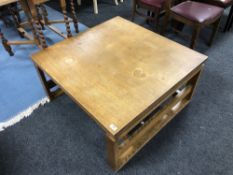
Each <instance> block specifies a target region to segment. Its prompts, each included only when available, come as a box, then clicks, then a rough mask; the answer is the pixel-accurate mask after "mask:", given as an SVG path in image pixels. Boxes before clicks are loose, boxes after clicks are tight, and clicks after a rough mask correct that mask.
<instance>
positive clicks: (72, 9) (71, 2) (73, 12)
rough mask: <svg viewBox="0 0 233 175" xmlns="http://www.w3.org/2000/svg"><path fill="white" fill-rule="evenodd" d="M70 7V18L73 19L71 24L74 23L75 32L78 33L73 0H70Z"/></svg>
mask: <svg viewBox="0 0 233 175" xmlns="http://www.w3.org/2000/svg"><path fill="white" fill-rule="evenodd" d="M70 8H71V15H72V19H73V24H74V28H75V32H76V33H78V32H79V29H78V18H77V16H76V11H75V6H74V0H70Z"/></svg>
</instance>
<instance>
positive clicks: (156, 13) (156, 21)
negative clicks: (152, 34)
mask: <svg viewBox="0 0 233 175" xmlns="http://www.w3.org/2000/svg"><path fill="white" fill-rule="evenodd" d="M159 14H160V10H159V9H157V10H156V12H154V15H155V16H154V21H155V30H157V31H159Z"/></svg>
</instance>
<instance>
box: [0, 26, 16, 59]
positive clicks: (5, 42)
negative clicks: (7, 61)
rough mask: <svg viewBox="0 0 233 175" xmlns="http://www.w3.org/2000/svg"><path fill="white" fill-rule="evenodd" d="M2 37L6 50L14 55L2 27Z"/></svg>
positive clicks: (0, 34) (0, 31) (0, 36)
mask: <svg viewBox="0 0 233 175" xmlns="http://www.w3.org/2000/svg"><path fill="white" fill-rule="evenodd" d="M0 39H1V40H2V45H3V47H4V48H5V50H6V51H7V52H8V53H9V55H10V56H14V53H13V51H12V49H11V46H10V45H9V44H8V41H7V39H6V38H5V37H4V35H3V33H2V30H1V28H0Z"/></svg>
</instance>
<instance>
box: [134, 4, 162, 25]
mask: <svg viewBox="0 0 233 175" xmlns="http://www.w3.org/2000/svg"><path fill="white" fill-rule="evenodd" d="M165 1H166V0H133V13H132V21H134V18H135V14H137V15H139V16H142V17H145V18H146V19H147V20H148V21H153V22H155V24H156V27H158V23H159V15H160V13H161V12H162V10H163V9H164V8H165V6H164V5H165ZM139 9H143V10H146V11H147V12H148V13H147V15H145V14H143V13H142V12H140V11H139Z"/></svg>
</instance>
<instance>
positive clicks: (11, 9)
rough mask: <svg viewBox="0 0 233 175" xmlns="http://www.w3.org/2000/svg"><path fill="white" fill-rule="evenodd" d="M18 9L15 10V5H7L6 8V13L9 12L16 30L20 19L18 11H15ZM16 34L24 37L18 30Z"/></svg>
mask: <svg viewBox="0 0 233 175" xmlns="http://www.w3.org/2000/svg"><path fill="white" fill-rule="evenodd" d="M17 10H18V9H17V5H16V4H11V5H9V6H8V11H9V12H10V14H11V16H12V18H13V21H14V23H15V26H16V28H19V27H20V20H21V19H20V17H19V13H18V11H17ZM18 33H19V35H20V36H21V37H22V38H23V37H24V35H23V33H22V32H20V31H19V30H18Z"/></svg>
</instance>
